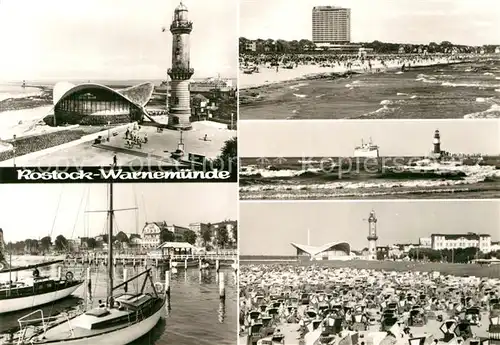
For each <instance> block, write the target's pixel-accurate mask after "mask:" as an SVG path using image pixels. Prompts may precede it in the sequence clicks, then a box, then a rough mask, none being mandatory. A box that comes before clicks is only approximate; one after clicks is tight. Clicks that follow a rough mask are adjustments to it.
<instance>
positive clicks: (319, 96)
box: [316, 93, 325, 98]
mask: <svg viewBox="0 0 500 345" xmlns="http://www.w3.org/2000/svg"><path fill="white" fill-rule="evenodd" d="M324 95H325V94H324V93H322V94H321V95H317V96H316V98H321V97H323V96H324Z"/></svg>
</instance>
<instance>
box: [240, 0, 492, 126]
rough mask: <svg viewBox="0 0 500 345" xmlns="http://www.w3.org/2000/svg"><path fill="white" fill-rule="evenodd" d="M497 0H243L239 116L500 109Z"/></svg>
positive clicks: (486, 113) (473, 115) (477, 115)
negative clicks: (291, 1)
mask: <svg viewBox="0 0 500 345" xmlns="http://www.w3.org/2000/svg"><path fill="white" fill-rule="evenodd" d="M498 18H500V3H499V2H498V1H497V0H480V1H472V0H420V1H414V0H398V1H393V0H370V1H367V0H314V1H311V0H296V1H294V3H293V6H291V5H290V1H286V0H240V21H239V27H240V29H239V30H240V31H239V59H240V67H239V85H240V119H242V120H271V119H272V120H277V119H278V120H285V119H292V120H294V119H297V120H300V119H450V118H453V119H484V118H496V119H498V118H499V117H500V108H499V104H500V103H499V102H500V98H499V94H498V92H499V90H500V35H499V34H498V32H499V30H500V29H499V26H498Z"/></svg>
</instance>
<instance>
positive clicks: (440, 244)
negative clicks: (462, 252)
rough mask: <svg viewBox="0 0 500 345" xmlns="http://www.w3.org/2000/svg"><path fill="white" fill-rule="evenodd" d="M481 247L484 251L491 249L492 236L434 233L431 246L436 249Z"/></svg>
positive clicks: (487, 251) (480, 249)
mask: <svg viewBox="0 0 500 345" xmlns="http://www.w3.org/2000/svg"><path fill="white" fill-rule="evenodd" d="M470 247H474V248H479V251H481V252H482V253H489V252H490V251H491V236H490V235H485V234H475V233H472V232H469V233H467V234H432V235H431V248H432V249H434V250H444V249H458V248H470Z"/></svg>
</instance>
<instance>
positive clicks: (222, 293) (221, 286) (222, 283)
mask: <svg viewBox="0 0 500 345" xmlns="http://www.w3.org/2000/svg"><path fill="white" fill-rule="evenodd" d="M219 297H220V299H225V298H226V285H225V280H224V272H219Z"/></svg>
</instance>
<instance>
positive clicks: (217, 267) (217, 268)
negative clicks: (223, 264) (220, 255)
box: [215, 259, 220, 272]
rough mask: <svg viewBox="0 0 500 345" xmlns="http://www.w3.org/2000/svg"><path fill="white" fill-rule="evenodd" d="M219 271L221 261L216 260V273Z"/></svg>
mask: <svg viewBox="0 0 500 345" xmlns="http://www.w3.org/2000/svg"><path fill="white" fill-rule="evenodd" d="M219 269H220V262H219V259H217V260H215V271H216V272H219Z"/></svg>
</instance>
